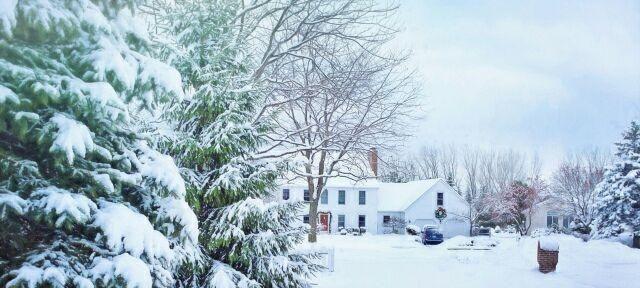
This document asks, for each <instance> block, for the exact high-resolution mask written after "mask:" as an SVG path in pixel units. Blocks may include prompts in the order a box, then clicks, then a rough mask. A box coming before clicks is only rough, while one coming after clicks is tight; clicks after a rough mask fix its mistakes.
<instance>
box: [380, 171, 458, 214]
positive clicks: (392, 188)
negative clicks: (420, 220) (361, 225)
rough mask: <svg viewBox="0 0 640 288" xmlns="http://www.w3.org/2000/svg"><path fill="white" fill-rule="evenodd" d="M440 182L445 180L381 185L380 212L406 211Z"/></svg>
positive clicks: (437, 179)
mask: <svg viewBox="0 0 640 288" xmlns="http://www.w3.org/2000/svg"><path fill="white" fill-rule="evenodd" d="M440 181H444V180H442V179H440V178H436V179H429V180H418V181H410V182H407V183H380V184H379V185H380V188H379V190H378V211H404V210H406V209H407V208H409V206H411V204H413V202H415V201H416V200H418V198H420V196H422V195H423V194H424V193H426V192H427V191H429V190H430V189H431V188H432V187H433V186H435V185H436V184H437V183H438V182H440ZM445 183H446V182H445Z"/></svg>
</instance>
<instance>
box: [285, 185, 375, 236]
mask: <svg viewBox="0 0 640 288" xmlns="http://www.w3.org/2000/svg"><path fill="white" fill-rule="evenodd" d="M283 189H289V195H290V196H289V197H290V198H289V201H302V200H303V199H304V198H303V196H304V189H305V188H303V187H301V186H282V187H280V188H279V190H278V191H276V193H274V194H275V195H276V199H278V201H283V200H282V191H283ZM339 190H344V191H345V204H344V205H342V204H338V191H339ZM377 190H378V189H377V188H369V187H367V188H353V187H344V188H343V187H329V188H327V191H328V200H329V201H328V204H318V212H330V213H331V214H330V215H331V219H330V221H331V225H330V226H331V232H332V233H336V232H338V215H345V226H346V228H357V227H358V217H359V215H364V216H365V227H366V229H367V232H369V233H372V234H376V233H377V231H378V229H377V228H378V227H377V206H378V193H377V192H378V191H377ZM359 191H365V193H366V202H365V204H364V205H360V204H359V201H358V200H359ZM319 202H320V201H319ZM306 211H308V208H306ZM306 211H305V213H303V214H306ZM301 218H302V216H301ZM318 221H319V219H318Z"/></svg>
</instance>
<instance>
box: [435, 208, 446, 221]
mask: <svg viewBox="0 0 640 288" xmlns="http://www.w3.org/2000/svg"><path fill="white" fill-rule="evenodd" d="M444 218H447V210H445V209H444V208H442V207H438V209H436V219H438V220H441V221H442V219H444Z"/></svg>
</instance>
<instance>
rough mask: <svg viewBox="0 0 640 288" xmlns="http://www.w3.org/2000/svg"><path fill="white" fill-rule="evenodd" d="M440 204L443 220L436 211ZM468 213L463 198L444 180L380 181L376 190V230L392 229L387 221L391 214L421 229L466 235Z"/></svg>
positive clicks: (391, 216)
mask: <svg viewBox="0 0 640 288" xmlns="http://www.w3.org/2000/svg"><path fill="white" fill-rule="evenodd" d="M438 207H442V208H444V209H445V210H446V211H447V217H446V218H445V219H444V220H442V223H441V222H440V221H439V220H438V219H436V217H435V210H436V209H437V208H438ZM468 213H469V206H468V205H467V203H466V201H465V200H464V199H463V198H462V197H461V196H460V195H459V194H458V193H457V192H456V191H455V190H454V189H453V188H452V187H451V186H450V185H449V184H448V183H447V182H446V181H445V180H443V179H430V180H420V181H411V182H408V183H380V188H379V190H378V228H377V229H378V232H380V233H386V232H389V230H390V229H391V228H390V227H388V226H389V225H387V223H388V222H389V221H391V219H392V218H393V217H398V218H400V219H403V220H405V222H406V223H407V224H412V225H416V226H418V227H420V228H422V227H424V226H425V225H433V226H438V227H440V230H441V231H442V233H443V234H444V236H445V237H447V238H449V237H453V236H456V235H466V236H468V235H469V227H470V226H469V225H470V224H469V220H467V219H465V217H464V216H466V215H467V214H468Z"/></svg>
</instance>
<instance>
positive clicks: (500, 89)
mask: <svg viewBox="0 0 640 288" xmlns="http://www.w3.org/2000/svg"><path fill="white" fill-rule="evenodd" d="M639 3H640V1H628V2H625V1H593V2H590V1H575V2H571V1H531V2H528V3H527V2H524V1H425V0H405V1H403V0H400V2H399V4H400V5H401V9H400V14H399V19H400V24H401V25H402V26H403V29H404V31H403V32H402V34H401V35H400V37H399V39H398V40H397V43H394V45H398V46H400V47H403V48H406V49H410V50H412V51H413V56H412V58H411V64H412V65H414V67H417V69H418V71H419V73H420V74H421V75H420V78H421V79H422V82H423V86H424V95H425V99H424V104H425V107H426V109H427V113H426V118H425V119H424V120H422V121H421V122H420V123H419V125H417V126H418V127H417V129H416V133H415V134H416V139H415V140H414V141H412V143H413V144H411V145H412V147H413V148H411V147H409V149H416V148H417V147H419V146H420V145H421V144H449V143H455V144H458V145H477V146H480V147H485V148H486V147H488V148H491V147H495V148H513V149H516V150H519V151H523V152H527V153H533V152H537V153H538V154H539V155H540V156H541V157H542V160H543V163H544V167H545V170H548V169H550V168H551V167H552V166H553V165H554V164H555V163H556V162H557V159H559V158H561V157H562V156H563V155H564V152H565V151H567V150H579V149H584V148H589V147H593V146H598V147H603V148H606V149H609V148H610V147H611V143H612V142H614V141H617V140H618V139H619V136H620V133H621V132H622V130H624V129H625V127H626V126H627V124H628V122H629V121H630V120H631V119H632V118H634V117H635V118H636V119H638V118H639V117H638V116H640V4H639Z"/></svg>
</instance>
